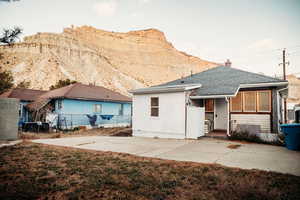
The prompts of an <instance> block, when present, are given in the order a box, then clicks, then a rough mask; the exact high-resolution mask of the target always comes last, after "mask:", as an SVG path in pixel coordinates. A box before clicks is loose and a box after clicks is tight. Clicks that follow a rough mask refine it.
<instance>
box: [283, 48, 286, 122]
mask: <svg viewBox="0 0 300 200" xmlns="http://www.w3.org/2000/svg"><path fill="white" fill-rule="evenodd" d="M285 64H286V62H285V49H283V51H282V67H283V80H286V72H285ZM286 98H287V97H286ZM286 98H284V99H283V105H284V123H285V124H286V123H287V108H286Z"/></svg>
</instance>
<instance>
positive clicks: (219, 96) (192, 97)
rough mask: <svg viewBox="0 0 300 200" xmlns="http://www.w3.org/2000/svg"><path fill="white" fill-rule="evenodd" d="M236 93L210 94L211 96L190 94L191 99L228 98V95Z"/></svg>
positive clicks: (232, 95) (233, 95)
mask: <svg viewBox="0 0 300 200" xmlns="http://www.w3.org/2000/svg"><path fill="white" fill-rule="evenodd" d="M235 96H236V94H229V95H223V94H221V95H209V96H190V98H191V99H218V98H224V97H225V98H227V97H235Z"/></svg>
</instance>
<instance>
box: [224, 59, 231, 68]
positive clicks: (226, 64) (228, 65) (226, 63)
mask: <svg viewBox="0 0 300 200" xmlns="http://www.w3.org/2000/svg"><path fill="white" fill-rule="evenodd" d="M225 66H226V67H231V62H230V60H229V59H227V60H226V62H225Z"/></svg>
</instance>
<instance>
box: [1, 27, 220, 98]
mask: <svg viewBox="0 0 300 200" xmlns="http://www.w3.org/2000/svg"><path fill="white" fill-rule="evenodd" d="M0 51H1V53H2V59H1V60H0V64H1V66H2V68H3V69H8V70H11V71H12V73H13V75H14V78H15V82H16V84H17V83H19V82H21V81H23V80H26V81H30V82H31V88H34V89H48V88H49V86H50V85H52V84H55V83H56V82H57V81H58V80H60V79H66V78H69V79H71V80H76V81H79V82H82V83H86V84H88V83H94V84H96V85H100V86H104V87H107V88H109V89H112V90H114V91H119V92H121V93H123V94H128V92H127V91H128V90H130V89H135V88H140V87H144V86H150V85H155V84H159V83H162V82H166V81H170V80H174V79H177V78H180V77H181V76H186V75H189V74H190V71H193V73H196V72H200V71H203V70H205V69H209V68H212V67H215V66H216V63H212V62H208V61H205V60H201V59H200V58H197V57H194V56H190V55H188V54H185V53H184V52H180V51H178V50H176V49H175V48H174V47H173V46H172V44H171V43H169V42H168V41H167V40H166V38H165V35H164V33H163V32H161V31H159V30H156V29H148V30H141V31H131V32H127V33H115V32H108V31H103V30H99V29H96V28H93V27H88V26H82V27H77V28H74V27H71V28H65V29H64V31H63V32H62V33H59V34H54V33H37V34H36V35H33V36H28V37H25V38H24V41H23V42H21V43H16V44H14V45H10V46H0Z"/></svg>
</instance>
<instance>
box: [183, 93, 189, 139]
mask: <svg viewBox="0 0 300 200" xmlns="http://www.w3.org/2000/svg"><path fill="white" fill-rule="evenodd" d="M184 96H185V101H184V138H185V139H186V134H187V104H188V102H187V92H184Z"/></svg>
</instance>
